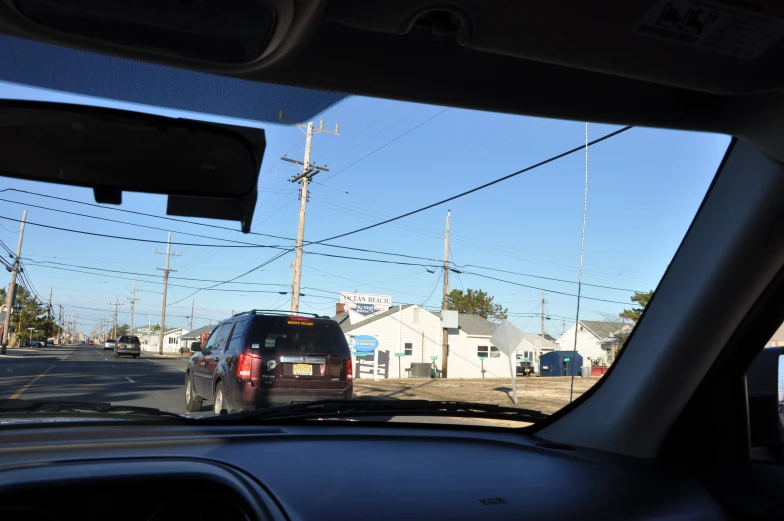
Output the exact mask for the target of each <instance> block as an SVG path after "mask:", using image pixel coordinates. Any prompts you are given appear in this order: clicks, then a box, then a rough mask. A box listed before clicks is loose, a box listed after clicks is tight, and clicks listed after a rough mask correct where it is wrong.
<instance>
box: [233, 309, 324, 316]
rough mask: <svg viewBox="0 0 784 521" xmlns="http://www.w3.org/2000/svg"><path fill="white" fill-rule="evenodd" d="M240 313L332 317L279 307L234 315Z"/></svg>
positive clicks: (245, 313) (244, 312) (243, 313)
mask: <svg viewBox="0 0 784 521" xmlns="http://www.w3.org/2000/svg"><path fill="white" fill-rule="evenodd" d="M239 315H285V316H291V315H307V316H310V317H313V318H330V317H327V316H322V315H318V314H316V313H300V312H297V313H292V312H291V311H281V310H279V309H251V310H250V311H240V312H239V313H234V314H233V315H232V317H237V316H239Z"/></svg>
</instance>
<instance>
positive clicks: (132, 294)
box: [129, 277, 141, 335]
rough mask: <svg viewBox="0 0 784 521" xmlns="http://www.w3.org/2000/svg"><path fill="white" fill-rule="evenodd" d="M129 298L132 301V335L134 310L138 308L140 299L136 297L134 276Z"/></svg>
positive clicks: (131, 332)
mask: <svg viewBox="0 0 784 521" xmlns="http://www.w3.org/2000/svg"><path fill="white" fill-rule="evenodd" d="M139 290H141V288H139ZM129 300H130V301H131V331H130V334H131V335H132V334H133V312H134V309H135V308H136V301H137V300H139V299H137V298H136V277H134V278H133V289H132V290H131V298H130V299H129Z"/></svg>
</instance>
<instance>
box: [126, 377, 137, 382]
mask: <svg viewBox="0 0 784 521" xmlns="http://www.w3.org/2000/svg"><path fill="white" fill-rule="evenodd" d="M125 379H126V380H128V381H129V382H131V383H132V384H135V383H136V382H134V381H133V380H131V379H130V378H128V377H127V376H126V377H125Z"/></svg>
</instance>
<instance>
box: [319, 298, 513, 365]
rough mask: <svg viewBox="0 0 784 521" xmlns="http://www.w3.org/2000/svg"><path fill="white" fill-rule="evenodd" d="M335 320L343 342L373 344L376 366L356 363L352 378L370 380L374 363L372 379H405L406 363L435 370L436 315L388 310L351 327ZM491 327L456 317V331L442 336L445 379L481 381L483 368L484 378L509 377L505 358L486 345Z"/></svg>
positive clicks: (412, 308)
mask: <svg viewBox="0 0 784 521" xmlns="http://www.w3.org/2000/svg"><path fill="white" fill-rule="evenodd" d="M335 320H337V322H338V323H339V324H340V327H341V329H342V330H343V333H344V334H345V335H346V337H347V339H350V338H352V337H356V336H359V335H369V336H373V337H375V338H377V339H378V341H379V347H378V349H377V350H376V355H375V356H376V357H377V360H374V356H373V355H372V354H368V356H367V357H359V358H356V367H355V368H354V373H355V375H356V377H358V378H373V367H374V361H375V362H376V368H377V369H376V370H377V373H376V374H377V377H378V378H406V377H408V375H409V370H410V368H411V364H412V363H430V364H434V367H435V368H438V370H440V369H441V359H442V353H441V351H442V346H441V342H442V329H441V317H440V316H439V313H431V312H429V311H427V310H426V309H424V308H422V307H421V306H417V305H414V304H408V305H403V306H402V312H401V306H394V307H392V308H390V309H388V310H387V311H384V312H383V313H379V314H377V315H373V316H371V317H369V318H367V319H365V320H363V321H361V322H358V323H355V324H351V322H350V320H349V316H348V313H341V314H339V315H337V316H336V317H335ZM496 327H497V324H494V323H492V322H490V321H489V320H485V319H484V318H482V317H480V316H478V315H470V314H462V313H461V314H460V315H458V328H456V329H448V330H447V333H448V345H449V349H448V353H449V355H448V356H449V358H448V359H447V375H448V377H449V378H482V367H483V365H484V371H485V373H484V376H485V378H508V377H509V361H508V358H507V357H506V355H504V354H503V353H501V352H500V351H499V350H498V349H497V348H496V347H495V346H494V345H493V344H492V342H490V337H491V336H492V335H493V331H495V328H496ZM397 353H402V356H399V357H398V356H396V355H397ZM433 357H435V359H434V358H433ZM482 358H484V360H482ZM483 362H484V364H483Z"/></svg>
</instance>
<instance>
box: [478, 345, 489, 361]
mask: <svg viewBox="0 0 784 521" xmlns="http://www.w3.org/2000/svg"><path fill="white" fill-rule="evenodd" d="M489 349H490V348H489V347H487V346H478V347H477V348H476V356H478V357H480V358H481V357H485V358H487V354H488V350H489Z"/></svg>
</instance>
